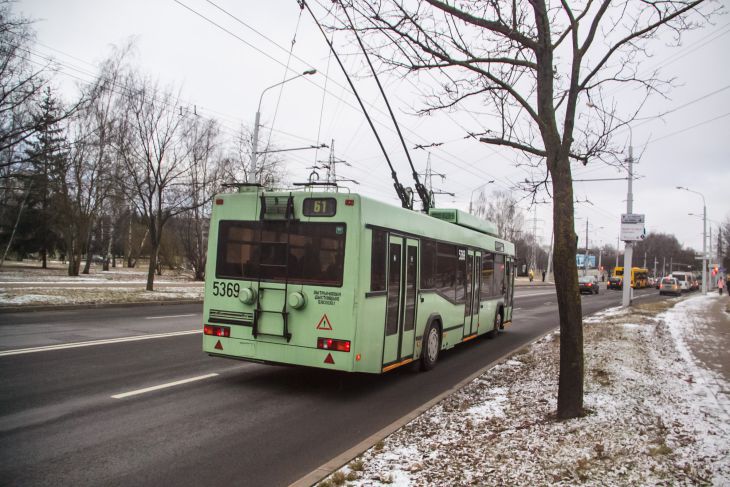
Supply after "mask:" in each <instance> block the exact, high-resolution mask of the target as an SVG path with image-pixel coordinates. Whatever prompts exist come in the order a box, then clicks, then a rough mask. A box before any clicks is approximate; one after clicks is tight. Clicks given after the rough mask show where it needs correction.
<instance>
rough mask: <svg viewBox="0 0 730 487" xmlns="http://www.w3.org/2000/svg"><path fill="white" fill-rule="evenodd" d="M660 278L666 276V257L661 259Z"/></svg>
mask: <svg viewBox="0 0 730 487" xmlns="http://www.w3.org/2000/svg"><path fill="white" fill-rule="evenodd" d="M662 259H663V260H662V277H664V276H666V275H667V256H666V255H665V256H663V257H662Z"/></svg>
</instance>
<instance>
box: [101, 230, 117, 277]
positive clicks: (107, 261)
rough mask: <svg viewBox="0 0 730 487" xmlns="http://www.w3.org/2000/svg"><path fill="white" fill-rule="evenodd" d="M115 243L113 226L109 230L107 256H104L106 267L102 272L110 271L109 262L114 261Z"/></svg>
mask: <svg viewBox="0 0 730 487" xmlns="http://www.w3.org/2000/svg"><path fill="white" fill-rule="evenodd" d="M113 241H114V225H111V228H110V230H109V242H108V243H107V245H106V254H105V255H104V267H103V269H102V270H105V271H108V270H109V261H110V260H112V257H111V254H112V243H113Z"/></svg>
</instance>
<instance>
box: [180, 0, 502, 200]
mask: <svg viewBox="0 0 730 487" xmlns="http://www.w3.org/2000/svg"><path fill="white" fill-rule="evenodd" d="M174 1H175V3H177V4H179V5H180V6H183V7H185V8H186V9H187V10H189V11H190V12H192V13H194V14H195V15H197V16H198V17H200V18H201V19H203V20H205V21H207V22H209V23H210V24H212V25H214V26H215V27H217V28H218V29H220V30H222V31H223V32H225V33H227V34H229V35H231V36H232V37H234V38H236V39H238V40H239V41H241V42H243V43H244V44H245V45H247V46H252V44H251V43H250V42H248V41H245V40H244V39H243V38H241V37H240V36H238V35H237V34H235V33H233V32H231V31H230V30H229V29H226V28H225V27H223V26H221V25H220V24H219V23H217V22H215V21H214V20H212V19H210V18H208V17H206V16H205V15H203V14H201V13H200V12H198V11H196V10H195V9H193V8H192V7H189V6H187V5H185V4H183V3H182V2H180V0H174ZM207 1H208V3H210V4H212V5H214V6H216V8H218V9H219V10H221V11H222V12H224V13H225V14H226V15H228V16H229V17H231V18H232V19H234V20H235V21H237V22H238V23H240V24H241V25H243V26H244V27H246V28H248V29H250V30H252V31H253V32H254V33H256V34H257V35H260V36H262V37H263V38H264V39H266V40H267V41H268V42H270V43H272V44H274V45H275V46H276V47H278V48H279V49H281V50H282V51H284V52H286V48H284V47H282V46H280V45H279V44H277V43H276V42H275V41H273V40H271V39H270V38H268V37H266V36H265V35H263V34H261V33H260V32H259V31H258V30H256V29H254V28H253V27H251V26H250V25H248V24H247V23H246V22H244V21H242V20H241V19H239V18H238V17H236V16H235V15H233V14H232V13H230V12H229V11H227V10H225V9H223V8H222V7H220V6H218V5H216V4H215V3H214V2H212V1H211V0H207ZM254 49H255V50H256V51H257V52H259V53H261V54H262V55H264V56H265V57H267V58H269V59H271V60H272V61H274V62H275V63H277V64H280V65H282V66H283V65H284V63H283V62H281V61H279V60H278V59H276V58H274V57H273V56H272V55H270V54H268V53H266V52H265V51H263V50H262V49H259V48H255V47H254ZM294 59H297V60H298V61H300V62H302V63H303V64H305V65H306V66H308V67H311V64H310V63H309V62H308V61H306V60H304V59H302V58H300V57H298V56H296V55H294ZM306 81H307V82H308V83H312V84H314V85H315V86H318V87H320V86H319V85H318V84H317V83H316V82H315V81H312V80H311V79H306ZM332 83H333V84H335V85H336V86H338V87H340V88H342V90H343V92H345V91H346V90H347V88H346V87H345V86H344V85H342V84H340V83H337V82H336V81H335V80H332ZM320 88H321V87H320ZM328 93H329V94H330V95H331V96H333V97H334V98H335V99H337V100H338V101H339V102H340V103H342V104H344V105H345V106H347V107H349V108H352V109H355V110H357V108H356V107H355V106H354V105H352V104H351V103H349V102H348V101H347V100H345V99H343V98H342V97H341V96H338V95H336V94H334V93H332V92H328ZM369 105H370V106H371V108H373V109H374V110H375V111H377V112H378V113H381V114H383V115H385V113H384V112H383V111H382V110H379V109H378V108H377V107H374V106H372V105H371V104H369ZM376 121H377V120H376ZM377 123H378V124H380V125H384V124H383V123H382V122H380V121H377ZM385 128H386V130H389V131H393V129H391V128H390V127H387V126H386V127H385ZM405 129H406V131H408V132H409V133H410V134H412V135H413V136H415V137H418V138H419V139H420V140H426V139H425V138H424V137H423V136H421V134H419V133H418V132H415V131H414V130H411V129H410V128H408V127H406V128H405ZM411 142H412V141H409V143H411ZM440 152H442V153H443V154H445V155H446V156H448V158H447V157H441V159H442V160H443V161H444V162H446V163H447V164H450V165H454V166H456V167H459V168H462V169H464V165H463V164H466V165H467V166H469V167H470V168H472V169H471V170H468V171H467V172H469V173H470V174H473V175H475V176H477V177H480V178H481V177H485V176H486V177H488V178H490V179H494V176H493V175H491V174H488V173H486V172H485V171H483V170H481V169H480V168H478V167H476V166H474V165H473V164H470V163H468V162H466V161H463V160H462V159H460V158H459V157H458V156H456V155H454V154H452V153H450V152H448V151H446V150H444V149H441V150H440ZM449 158H451V159H452V160H450V159H449ZM453 160H458V161H460V162H461V163H463V164H462V165H459V164H456V163H455V162H453ZM476 171H480V172H482V173H483V174H477V172H476ZM510 184H512V183H510ZM503 187H504V189H506V190H510V189H511V188H510V187H508V186H503Z"/></svg>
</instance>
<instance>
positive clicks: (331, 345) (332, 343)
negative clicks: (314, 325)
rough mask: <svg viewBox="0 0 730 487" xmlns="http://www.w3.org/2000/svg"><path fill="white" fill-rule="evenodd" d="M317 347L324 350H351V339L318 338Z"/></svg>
mask: <svg viewBox="0 0 730 487" xmlns="http://www.w3.org/2000/svg"><path fill="white" fill-rule="evenodd" d="M317 348H321V349H322V350H336V351H338V352H349V351H350V340H335V339H333V338H317Z"/></svg>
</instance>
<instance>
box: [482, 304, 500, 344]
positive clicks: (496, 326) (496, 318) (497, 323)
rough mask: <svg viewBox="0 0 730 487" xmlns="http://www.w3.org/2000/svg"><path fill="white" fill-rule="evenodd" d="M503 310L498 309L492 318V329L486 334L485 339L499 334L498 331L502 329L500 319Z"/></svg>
mask: <svg viewBox="0 0 730 487" xmlns="http://www.w3.org/2000/svg"><path fill="white" fill-rule="evenodd" d="M503 313H504V310H503V309H502V308H499V310H498V311H497V314H496V315H495V316H494V329H493V330H490V331H488V332H487V333H486V336H487V338H494V337H496V336H497V335H498V334H499V330H500V329H502V328H503V326H502V319H503V318H502V317H503V316H504V315H503Z"/></svg>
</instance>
